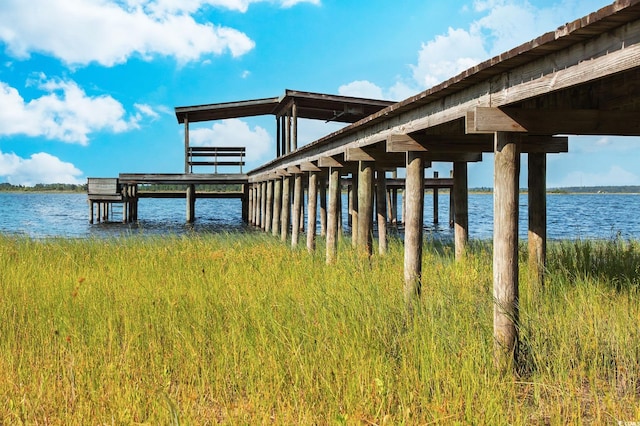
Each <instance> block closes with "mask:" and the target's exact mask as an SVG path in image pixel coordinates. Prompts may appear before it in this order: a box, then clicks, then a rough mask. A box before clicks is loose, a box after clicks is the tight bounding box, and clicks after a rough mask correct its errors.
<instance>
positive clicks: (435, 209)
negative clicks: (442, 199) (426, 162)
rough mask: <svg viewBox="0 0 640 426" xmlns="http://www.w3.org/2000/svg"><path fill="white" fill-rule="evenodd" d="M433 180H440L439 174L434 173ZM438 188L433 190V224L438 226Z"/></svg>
mask: <svg viewBox="0 0 640 426" xmlns="http://www.w3.org/2000/svg"><path fill="white" fill-rule="evenodd" d="M433 178H434V179H438V172H437V171H434V172H433ZM438 195H439V194H438V188H433V224H434V225H437V224H438V222H439V217H438V216H439V212H438V207H439V206H438V201H439V200H438Z"/></svg>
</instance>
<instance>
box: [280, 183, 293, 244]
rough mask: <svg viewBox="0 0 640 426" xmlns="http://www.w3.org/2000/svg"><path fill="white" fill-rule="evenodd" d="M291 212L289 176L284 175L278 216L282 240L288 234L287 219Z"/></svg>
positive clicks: (285, 238) (288, 219) (284, 239)
mask: <svg viewBox="0 0 640 426" xmlns="http://www.w3.org/2000/svg"><path fill="white" fill-rule="evenodd" d="M290 212H291V177H290V176H284V177H283V178H282V213H281V214H280V218H281V219H282V221H281V222H280V239H281V240H282V241H283V242H284V241H286V240H287V236H288V235H289V221H290V217H289V215H290Z"/></svg>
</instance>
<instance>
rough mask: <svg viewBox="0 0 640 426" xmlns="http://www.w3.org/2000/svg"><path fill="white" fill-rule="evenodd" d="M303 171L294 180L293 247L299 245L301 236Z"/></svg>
mask: <svg viewBox="0 0 640 426" xmlns="http://www.w3.org/2000/svg"><path fill="white" fill-rule="evenodd" d="M302 191H303V189H302V173H296V174H295V177H294V182H293V210H292V213H291V247H293V248H295V247H296V246H297V245H298V238H299V236H300V213H301V211H302V209H301V208H302V197H303V194H302Z"/></svg>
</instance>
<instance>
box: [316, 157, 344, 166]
mask: <svg viewBox="0 0 640 426" xmlns="http://www.w3.org/2000/svg"><path fill="white" fill-rule="evenodd" d="M318 167H334V168H335V167H344V163H343V162H341V161H338V160H337V159H336V158H335V157H320V158H319V159H318Z"/></svg>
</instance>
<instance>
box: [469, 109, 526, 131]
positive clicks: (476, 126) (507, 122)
mask: <svg viewBox="0 0 640 426" xmlns="http://www.w3.org/2000/svg"><path fill="white" fill-rule="evenodd" d="M465 125H466V131H467V133H468V134H474V133H495V132H526V131H527V129H525V128H524V127H523V126H521V125H520V123H518V122H517V121H515V120H514V119H513V118H511V117H510V116H508V115H507V114H505V113H504V111H502V110H501V109H500V108H491V107H476V108H475V109H473V110H471V111H467V114H466V122H465Z"/></svg>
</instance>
